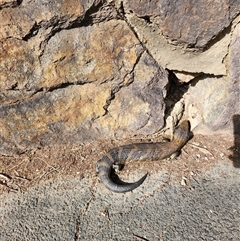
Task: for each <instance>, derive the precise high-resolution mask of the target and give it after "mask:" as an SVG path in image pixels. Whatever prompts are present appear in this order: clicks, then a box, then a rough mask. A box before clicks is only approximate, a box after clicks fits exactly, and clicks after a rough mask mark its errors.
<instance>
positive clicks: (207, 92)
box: [0, 0, 240, 153]
mask: <svg viewBox="0 0 240 241" xmlns="http://www.w3.org/2000/svg"><path fill="white" fill-rule="evenodd" d="M206 4H207V7H206ZM239 6H240V4H239V1H231V2H229V1H228V2H227V1H226V0H221V1H210V2H209V1H204V0H201V1H198V2H191V3H189V2H188V1H185V0H181V1H141V2H138V3H136V2H130V1H105V0H95V1H94V0H89V1H79V0H71V1H66V0H61V1H57V0H54V1H50V2H46V1H42V0H39V1H29V0H23V1H14V0H12V1H11V0H2V1H0V60H1V61H0V72H1V75H0V101H1V104H0V152H1V153H7V152H9V151H10V152H11V151H13V150H15V151H16V150H17V151H21V150H23V149H26V148H31V147H32V146H36V145H37V146H39V145H50V144H52V143H56V142H59V143H60V142H61V143H70V142H86V141H91V140H94V139H96V138H114V137H118V138H122V137H129V136H134V135H149V134H152V133H155V132H156V131H158V130H159V129H161V128H162V127H163V126H164V123H165V122H167V124H169V123H170V122H171V123H170V124H173V125H175V124H177V123H178V121H179V120H180V119H181V117H182V116H184V118H188V119H190V120H191V122H192V127H193V128H194V127H198V128H199V130H201V128H202V129H203V128H204V127H207V128H209V129H210V130H211V131H219V130H223V129H224V130H225V129H227V130H229V128H232V122H233V119H236V116H238V115H239V113H240V105H239V99H240V97H239V93H240V82H239V81H240V72H239V69H240V66H239V55H240V53H239V49H240V46H239V41H238V39H239V37H240V33H239V32H240V30H239V28H240V27H239V22H240V20H239V17H236V16H238V15H239V12H240V8H239ZM166 69H167V70H166ZM169 73H170V75H171V74H173V73H175V74H176V76H177V77H178V79H177V77H176V76H175V79H174V80H171V78H170V76H169ZM166 108H167V109H166ZM235 122H236V121H235ZM170 124H169V125H170ZM234 128H235V131H236V124H235V127H234ZM236 133H237V131H236Z"/></svg>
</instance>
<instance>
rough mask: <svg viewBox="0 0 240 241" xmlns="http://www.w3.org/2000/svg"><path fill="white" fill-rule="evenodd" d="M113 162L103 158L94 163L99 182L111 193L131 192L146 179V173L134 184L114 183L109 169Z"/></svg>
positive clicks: (105, 157)
mask: <svg viewBox="0 0 240 241" xmlns="http://www.w3.org/2000/svg"><path fill="white" fill-rule="evenodd" d="M112 164H113V162H112V161H111V160H110V158H109V157H107V156H104V157H103V158H102V159H100V160H99V161H98V162H97V163H96V171H97V172H98V173H99V177H100V180H101V181H102V182H103V184H104V185H105V186H106V187H107V188H108V189H109V190H111V191H113V192H117V193H124V192H129V191H132V190H133V189H135V188H137V187H139V186H140V185H141V184H142V183H143V182H144V180H145V179H146V177H147V175H148V174H147V173H146V174H145V175H144V176H143V177H142V178H141V179H139V180H138V181H137V182H134V183H124V182H122V181H121V184H117V183H115V182H114V181H113V180H111V175H110V174H111V168H112Z"/></svg>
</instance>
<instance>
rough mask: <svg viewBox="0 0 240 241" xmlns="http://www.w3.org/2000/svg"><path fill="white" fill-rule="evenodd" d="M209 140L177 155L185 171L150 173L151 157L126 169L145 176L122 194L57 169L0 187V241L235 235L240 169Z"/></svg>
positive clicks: (239, 229)
mask: <svg viewBox="0 0 240 241" xmlns="http://www.w3.org/2000/svg"><path fill="white" fill-rule="evenodd" d="M215 139H216V138H215ZM198 141H199V140H198ZM211 143H212V142H211ZM211 143H210V144H209V146H208V145H207V146H204V147H199V148H200V149H196V148H195V147H194V148H192V147H193V146H194V145H196V146H197V145H198V143H196V140H192V141H191V142H190V144H189V145H188V148H189V149H185V150H184V152H183V153H182V155H181V156H180V157H178V158H177V159H176V160H174V161H173V164H172V165H173V166H174V165H175V163H180V162H182V159H183V164H182V165H183V166H185V168H186V169H185V172H181V170H182V169H180V168H179V170H177V171H176V173H174V172H170V171H169V170H166V169H165V168H163V169H161V168H159V170H156V171H153V172H152V171H151V170H150V169H151V164H148V165H147V166H145V167H144V168H137V169H135V170H131V173H130V174H129V175H126V174H125V176H124V175H123V176H122V177H123V178H122V179H124V180H126V181H133V180H137V179H138V178H140V177H141V176H142V175H143V174H144V173H145V172H146V171H148V172H149V173H150V175H149V176H148V177H147V179H146V180H145V182H144V183H143V184H142V185H141V186H140V187H139V188H137V189H135V190H134V191H132V192H129V193H125V194H117V193H113V192H111V191H109V190H107V189H106V188H105V187H104V186H103V184H102V183H100V182H99V179H98V177H97V176H96V175H94V176H86V177H84V176H81V177H79V176H72V177H69V176H61V177H60V176H57V177H54V178H49V179H47V180H42V181H40V182H39V183H38V184H36V185H33V186H30V187H28V188H27V189H26V190H25V191H22V192H21V191H17V192H11V191H9V190H8V191H5V192H2V194H1V195H0V203H1V207H0V218H1V226H0V240H4V241H13V240H18V241H20V240H31V241H32V240H73V241H74V240H164V241H165V240H166V241H169V240H171V241H172V240H173V241H178V240H206V241H210V240H214V241H216V240H219V241H230V240H232V241H239V240H240V168H239V166H238V165H235V164H236V163H235V164H234V163H233V161H232V160H230V159H229V158H228V156H227V155H225V153H224V152H221V151H219V152H214V150H213V149H214V148H213V147H212V146H211ZM190 145H192V147H191V148H190V147H189V146H190ZM208 147H211V148H212V149H211V150H210V149H208ZM202 148H204V149H202ZM219 148H220V146H219ZM236 148H237V147H235V151H236V150H237V149H236ZM190 149H193V153H195V156H193V154H192V153H191V150H190ZM220 149H221V148H220ZM199 150H200V151H199ZM213 155H214V158H213ZM186 156H188V157H187V159H188V160H189V163H190V162H191V163H192V162H194V163H197V162H198V163H203V162H206V163H212V164H211V165H210V166H208V168H207V169H206V168H204V167H200V166H199V167H198V168H196V167H195V168H190V167H189V166H190V165H188V164H187V162H186V160H185V159H186ZM211 157H212V159H211ZM201 158H202V161H199V160H201ZM166 162H167V163H165V164H167V165H171V163H170V162H168V161H166ZM184 162H185V163H184ZM156 165H158V164H156ZM159 165H160V166H161V163H160V164H159ZM138 167H139V166H138ZM152 168H156V166H155V164H154V166H153V167H152ZM188 168H189V169H188ZM139 169H140V170H139ZM124 170H125V168H124ZM124 170H123V173H124ZM186 170H188V171H187V172H186ZM179 172H181V175H177V173H179ZM125 173H127V172H126V171H125ZM183 173H185V174H186V173H188V174H189V175H187V174H186V175H185V174H184V175H183Z"/></svg>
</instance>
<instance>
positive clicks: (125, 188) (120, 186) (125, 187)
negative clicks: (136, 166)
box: [111, 173, 148, 193]
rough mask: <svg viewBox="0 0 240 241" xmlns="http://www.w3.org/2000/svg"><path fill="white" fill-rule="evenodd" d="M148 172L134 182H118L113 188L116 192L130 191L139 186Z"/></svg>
mask: <svg viewBox="0 0 240 241" xmlns="http://www.w3.org/2000/svg"><path fill="white" fill-rule="evenodd" d="M147 175H148V173H146V174H145V175H144V176H143V177H141V178H140V179H139V180H138V181H136V182H133V183H123V184H117V185H115V188H114V189H111V190H112V191H114V192H118V193H124V192H130V191H132V190H134V189H135V188H137V187H139V186H140V185H141V184H142V183H143V182H144V181H145V179H146V178H147Z"/></svg>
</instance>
